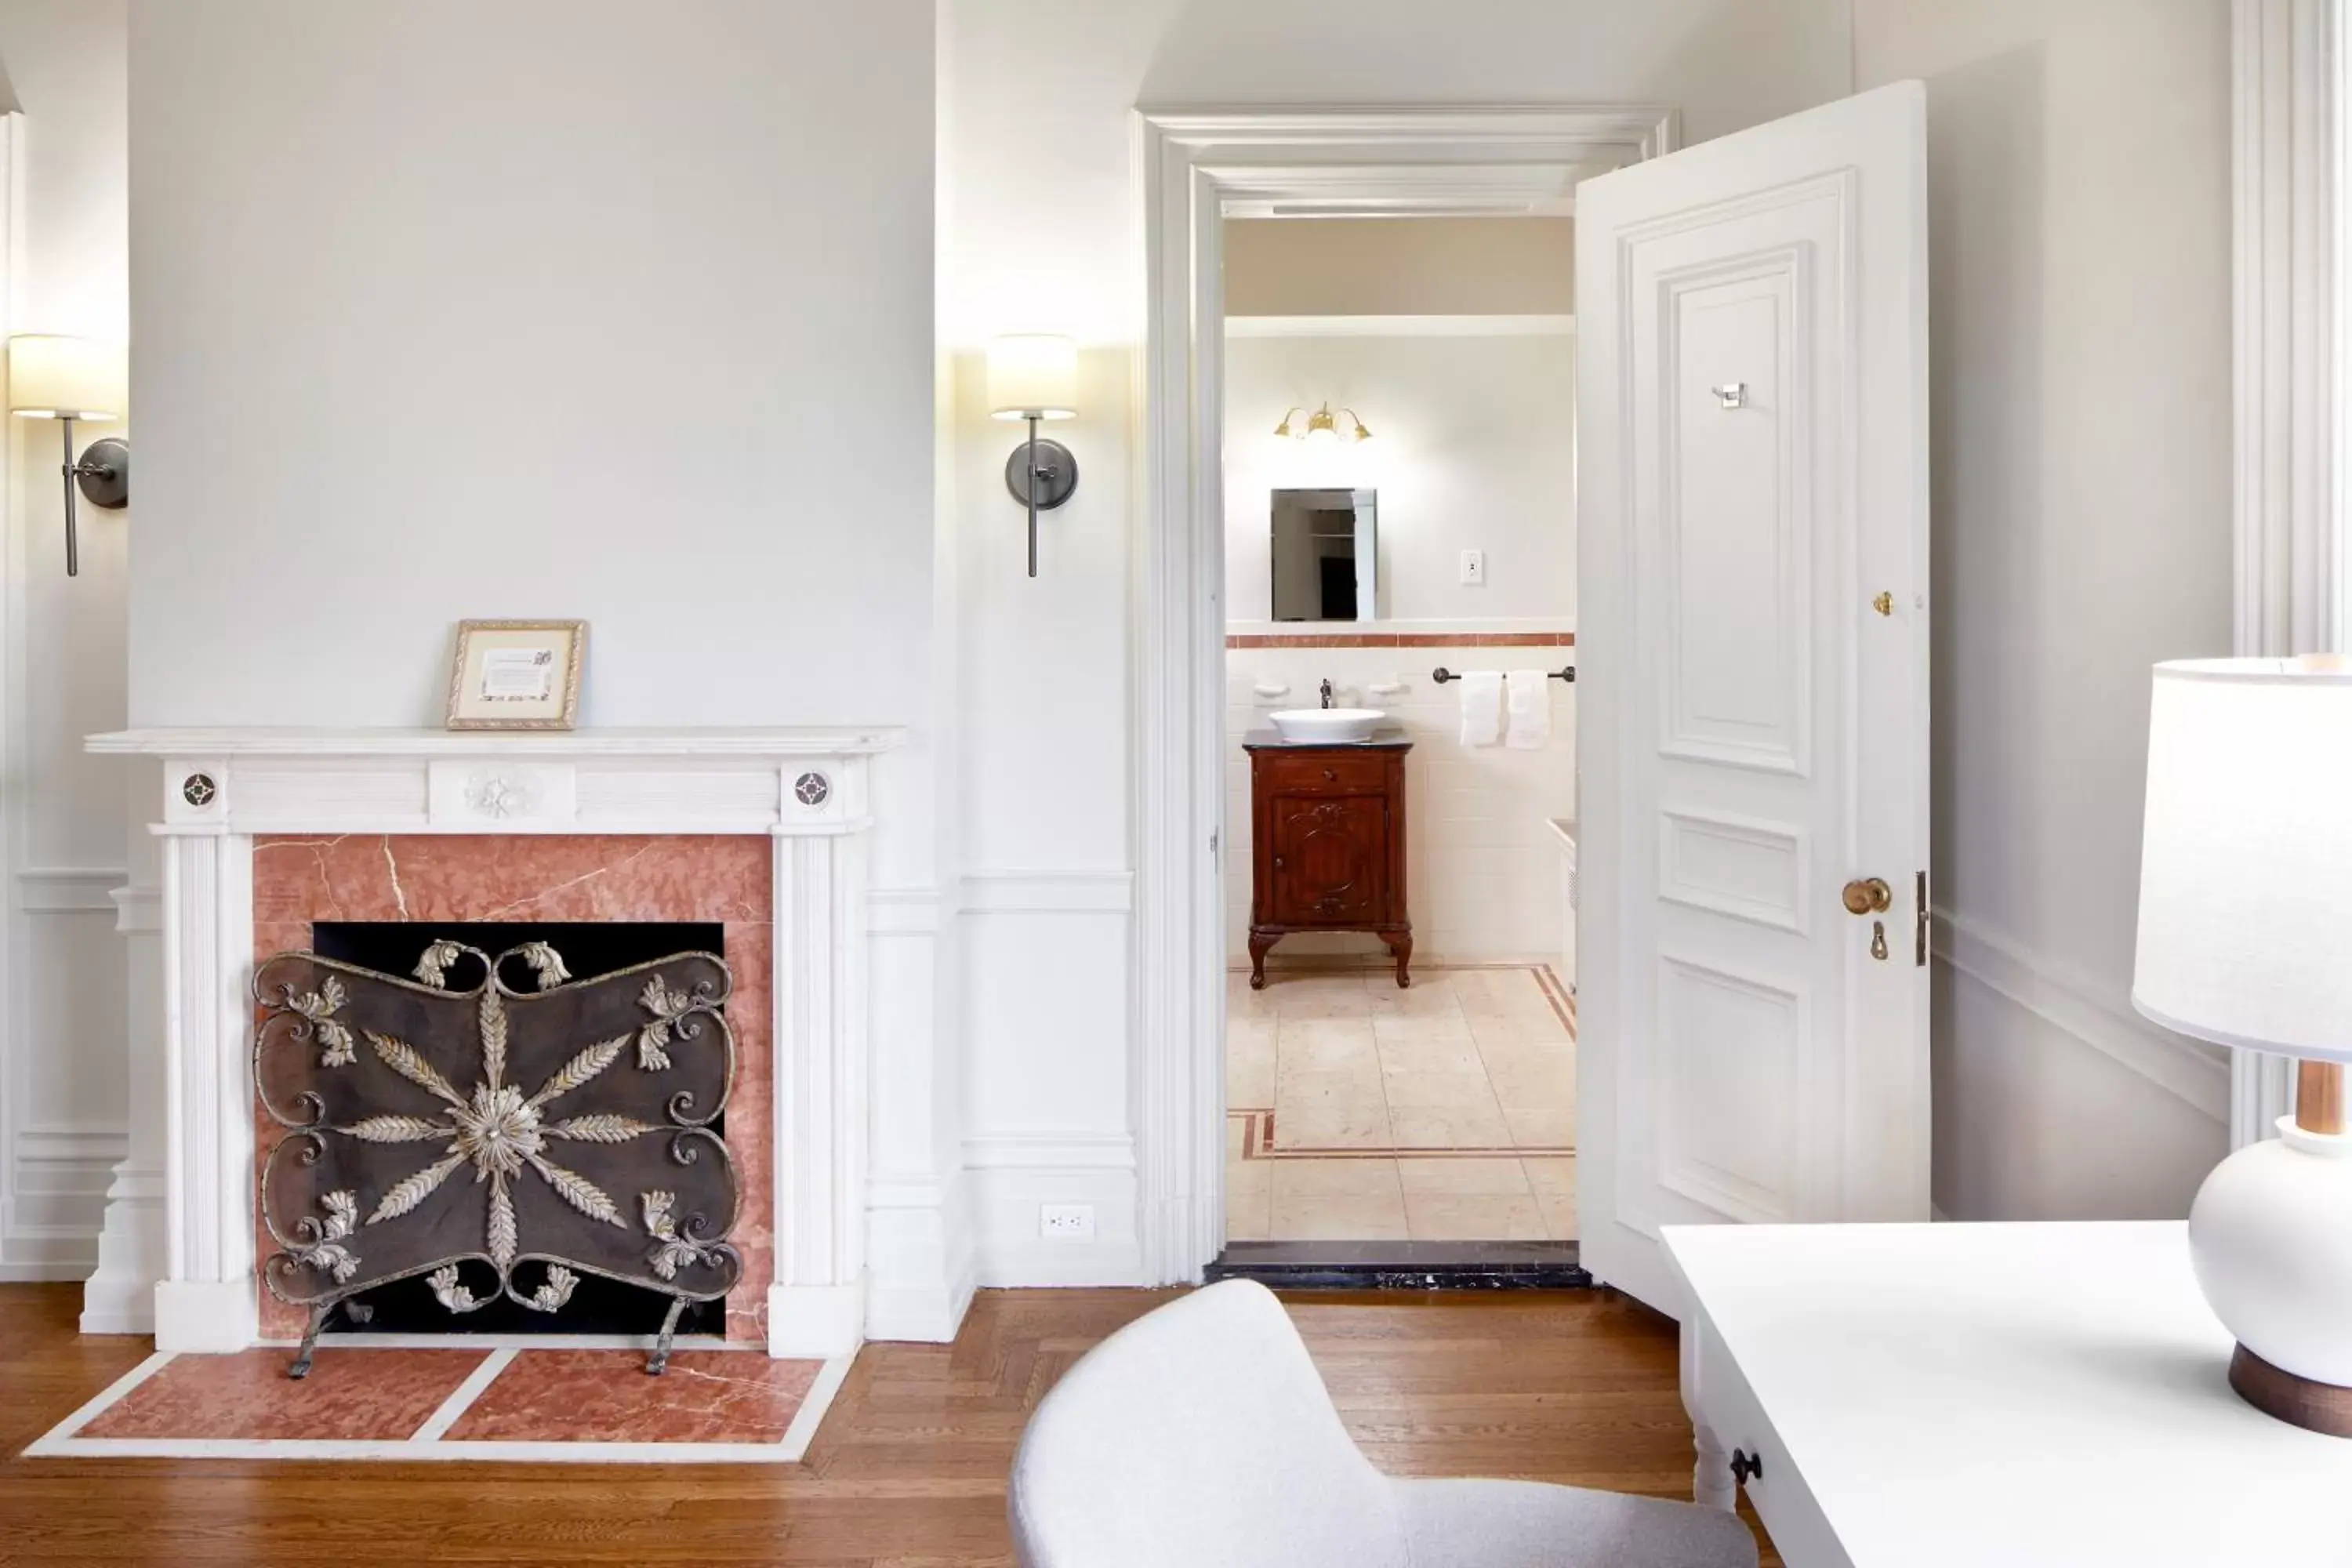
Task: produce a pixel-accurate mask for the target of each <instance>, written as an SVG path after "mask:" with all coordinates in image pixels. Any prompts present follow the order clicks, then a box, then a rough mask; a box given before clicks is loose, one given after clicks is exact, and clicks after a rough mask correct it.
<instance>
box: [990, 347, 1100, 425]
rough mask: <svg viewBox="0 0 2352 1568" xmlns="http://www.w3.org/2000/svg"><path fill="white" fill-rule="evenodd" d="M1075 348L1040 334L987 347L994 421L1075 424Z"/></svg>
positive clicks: (1076, 371) (1076, 367)
mask: <svg viewBox="0 0 2352 1568" xmlns="http://www.w3.org/2000/svg"><path fill="white" fill-rule="evenodd" d="M1077 403H1078V345H1077V344H1076V343H1075V342H1071V341H1070V340H1069V339H1067V338H1062V337H1055V336H1052V335H1050V334H1046V333H1038V332H1032V333H1024V334H1021V335H1018V336H1014V337H1004V338H998V339H997V340H996V341H995V342H992V343H990V344H989V345H988V408H989V413H990V415H991V416H992V417H994V418H998V419H1033V418H1034V419H1075V418H1076V417H1077V415H1078V408H1077Z"/></svg>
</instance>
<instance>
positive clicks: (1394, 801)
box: [1242, 731, 1412, 990]
mask: <svg viewBox="0 0 2352 1568" xmlns="http://www.w3.org/2000/svg"><path fill="white" fill-rule="evenodd" d="M1242 745H1243V749H1244V750H1245V751H1246V752H1248V753H1249V759H1250V846H1251V854H1252V858H1253V860H1254V862H1255V864H1254V867H1253V872H1252V878H1251V890H1250V932H1249V953H1250V985H1251V987H1252V988H1253V989H1255V990H1263V989H1265V955H1266V954H1267V953H1268V952H1271V951H1272V950H1273V948H1274V944H1275V943H1276V942H1279V941H1281V940H1282V939H1283V938H1284V937H1286V936H1288V935H1290V934H1291V933H1292V932H1294V931H1366V932H1369V933H1370V934H1371V935H1373V936H1377V937H1379V938H1380V939H1381V941H1382V942H1385V943H1387V944H1388V949H1389V952H1390V953H1391V956H1393V957H1394V958H1395V960H1396V983H1397V984H1399V985H1400V986H1405V985H1410V984H1412V969H1411V965H1412V920H1411V919H1410V918H1409V917H1408V916H1407V915H1406V913H1405V872H1404V866H1405V837H1404V833H1405V809H1404V805H1405V803H1404V758H1405V753H1406V752H1409V751H1411V750H1412V742H1410V741H1407V740H1406V739H1405V738H1404V737H1403V736H1402V734H1401V733H1397V732H1394V731H1389V732H1384V733H1382V734H1381V735H1378V736H1375V737H1374V738H1373V739H1372V740H1370V741H1365V742H1349V743H1348V744H1345V745H1312V744H1296V743H1293V742H1286V741H1284V740H1283V739H1281V738H1280V737H1279V736H1277V735H1276V734H1275V733H1274V732H1273V731H1251V732H1250V734H1249V735H1248V736H1247V737H1246V738H1245V739H1244V741H1243V742H1242Z"/></svg>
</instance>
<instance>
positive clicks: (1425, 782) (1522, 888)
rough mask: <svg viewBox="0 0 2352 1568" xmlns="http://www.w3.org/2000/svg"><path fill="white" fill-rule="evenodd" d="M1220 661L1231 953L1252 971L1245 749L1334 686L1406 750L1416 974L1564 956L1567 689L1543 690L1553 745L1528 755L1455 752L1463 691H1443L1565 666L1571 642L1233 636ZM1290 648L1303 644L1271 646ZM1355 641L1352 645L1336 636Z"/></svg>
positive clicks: (1572, 787) (1323, 948)
mask: <svg viewBox="0 0 2352 1568" xmlns="http://www.w3.org/2000/svg"><path fill="white" fill-rule="evenodd" d="M1228 640H1229V644H1233V643H1237V644H1239V645H1241V646H1229V647H1227V649H1226V652H1225V692H1226V713H1225V729H1226V735H1227V743H1228V746H1229V748H1230V752H1229V756H1228V760H1227V763H1226V774H1225V777H1226V791H1225V799H1226V804H1225V820H1226V838H1225V842H1226V844H1227V846H1228V851H1227V854H1226V857H1225V895H1226V919H1225V950H1226V952H1227V955H1228V958H1229V960H1230V961H1231V962H1234V963H1245V962H1246V961H1247V952H1248V949H1247V938H1248V933H1249V907H1250V878H1251V867H1252V864H1253V856H1252V852H1251V838H1250V773H1249V757H1248V754H1247V753H1246V752H1244V751H1243V750H1242V737H1243V736H1244V734H1245V733H1246V732H1247V731H1251V730H1257V729H1264V728H1266V727H1267V724H1266V715H1267V714H1268V713H1270V712H1272V711H1273V710H1276V709H1277V708H1312V707H1314V706H1315V705H1316V703H1317V702H1318V700H1319V698H1318V683H1319V682H1321V681H1322V680H1324V679H1328V680H1329V681H1330V682H1331V684H1332V688H1333V691H1334V694H1335V700H1337V701H1339V703H1341V704H1344V705H1347V706H1351V707H1353V706H1360V707H1367V708H1378V709H1381V710H1385V711H1386V712H1387V713H1388V714H1389V715H1390V716H1391V719H1392V720H1394V721H1397V722H1399V723H1401V724H1402V726H1403V727H1404V730H1405V732H1406V733H1407V734H1408V735H1409V736H1410V737H1411V738H1412V742H1413V746H1412V752H1410V753H1409V754H1408V755H1407V757H1406V759H1405V795H1406V816H1407V823H1406V835H1407V837H1406V871H1405V875H1406V880H1407V895H1408V900H1409V904H1410V910H1411V913H1412V924H1413V942H1414V951H1413V957H1414V962H1415V963H1423V962H1428V963H1549V962H1556V961H1557V959H1558V957H1559V951H1560V935H1561V933H1560V929H1559V927H1560V918H1561V916H1560V906H1561V898H1560V879H1561V873H1562V868H1561V864H1560V860H1561V856H1560V850H1559V842H1558V840H1557V838H1556V837H1554V836H1553V835H1552V834H1551V832H1550V831H1549V827H1548V826H1547V821H1548V819H1549V818H1553V817H1573V816H1575V815H1576V688H1575V687H1574V686H1573V685H1570V683H1568V682H1565V681H1559V680H1554V681H1550V682H1548V685H1549V689H1550V691H1551V736H1550V739H1549V742H1548V743H1546V744H1545V745H1544V746H1543V747H1542V748H1541V749H1539V750H1536V751H1519V750H1515V749H1512V748H1510V747H1507V746H1500V745H1497V746H1482V747H1476V748H1471V747H1465V746H1464V745H1463V744H1462V743H1461V739H1460V737H1461V702H1460V692H1461V688H1460V687H1459V686H1457V685H1453V684H1446V685H1439V684H1438V683H1437V682H1435V681H1434V680H1433V679H1431V678H1430V676H1431V672H1432V671H1433V670H1434V669H1437V668H1440V667H1441V666H1442V667H1444V668H1447V669H1450V670H1454V671H1457V672H1458V671H1462V670H1469V669H1513V668H1517V669H1559V668H1562V667H1563V666H1566V665H1572V664H1574V663H1575V662H1576V649H1575V648H1574V647H1570V646H1561V645H1558V644H1554V645H1553V646H1529V645H1528V637H1527V635H1526V634H1492V633H1490V634H1487V635H1486V637H1485V638H1484V640H1483V644H1482V641H1481V639H1480V637H1479V635H1478V634H1475V633H1469V632H1465V633H1462V634H1460V640H1459V641H1458V642H1448V643H1444V644H1443V645H1442V646H1421V645H1423V644H1424V643H1425V642H1426V637H1425V636H1421V637H1413V638H1412V641H1413V643H1414V645H1415V646H1399V647H1280V646H1275V647H1268V646H1261V645H1262V644H1263V643H1264V642H1265V641H1266V640H1269V639H1261V638H1258V637H1234V638H1230V639H1228ZM1270 640H1273V641H1276V642H1292V641H1298V640H1303V639H1299V638H1275V639H1270ZM1329 640H1351V639H1329ZM1379 952H1381V944H1380V942H1379V940H1378V939H1377V938H1374V937H1370V936H1352V935H1345V934H1335V935H1328V936H1325V935H1309V936H1294V937H1287V938H1285V939H1284V941H1283V942H1282V944H1281V945H1280V946H1279V947H1277V948H1276V949H1275V951H1274V956H1273V958H1272V959H1270V960H1269V961H1268V962H1269V963H1270V964H1272V965H1274V966H1277V967H1278V966H1279V965H1280V964H1281V963H1283V961H1284V960H1285V959H1286V958H1289V959H1297V958H1320V959H1324V960H1325V961H1327V962H1328V959H1329V957H1330V956H1331V955H1334V954H1341V953H1346V954H1363V955H1366V956H1367V957H1370V955H1374V954H1378V953H1379Z"/></svg>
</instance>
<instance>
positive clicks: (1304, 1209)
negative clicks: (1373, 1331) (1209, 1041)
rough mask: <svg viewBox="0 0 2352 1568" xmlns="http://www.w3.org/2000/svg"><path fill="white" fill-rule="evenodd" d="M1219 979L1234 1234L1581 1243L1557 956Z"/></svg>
mask: <svg viewBox="0 0 2352 1568" xmlns="http://www.w3.org/2000/svg"><path fill="white" fill-rule="evenodd" d="M1268 978H1269V984H1267V985H1266V986H1265V989H1264V990H1252V989H1250V988H1249V985H1248V981H1247V977H1246V974H1245V973H1239V972H1236V973H1233V974H1232V975H1231V976H1230V977H1229V979H1228V982H1227V991H1226V996H1227V1002H1226V1009H1227V1029H1226V1060H1225V1095H1226V1103H1227V1106H1228V1115H1227V1120H1226V1158H1225V1203H1224V1220H1225V1239H1226V1241H1228V1242H1255V1241H1335V1240H1336V1241H1353V1242H1391V1241H1394V1242H1404V1241H1412V1242H1441V1241H1442V1242H1454V1241H1481V1240H1483V1241H1489V1242H1496V1243H1505V1242H1537V1241H1541V1242H1567V1241H1573V1240H1575V1239H1577V1232H1578V1224H1577V1214H1576V1008H1575V1001H1574V997H1573V995H1572V994H1571V993H1570V991H1569V989H1568V987H1567V986H1566V985H1564V984H1561V983H1560V981H1559V977H1558V976H1557V975H1556V974H1554V973H1551V972H1550V970H1549V966H1548V965H1545V964H1542V963H1534V962H1521V963H1466V964H1465V963H1451V964H1448V963H1440V964H1433V965H1429V966H1426V967H1425V968H1423V970H1421V971H1420V972H1419V973H1418V974H1417V977H1416V983H1415V984H1413V985H1412V986H1410V987H1399V986H1397V985H1396V984H1394V982H1393V980H1392V979H1391V977H1390V975H1389V973H1388V972H1387V971H1386V970H1385V969H1371V968H1369V967H1366V966H1361V965H1357V964H1352V963H1348V962H1347V961H1346V960H1345V959H1344V958H1343V959H1341V960H1339V962H1338V963H1330V962H1328V961H1327V962H1326V963H1322V964H1318V965H1315V966H1313V967H1307V966H1303V965H1300V966H1289V967H1286V968H1283V969H1280V970H1271V971H1269V976H1268Z"/></svg>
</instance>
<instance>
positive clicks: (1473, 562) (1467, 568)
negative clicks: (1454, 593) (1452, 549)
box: [1462, 550, 1486, 588]
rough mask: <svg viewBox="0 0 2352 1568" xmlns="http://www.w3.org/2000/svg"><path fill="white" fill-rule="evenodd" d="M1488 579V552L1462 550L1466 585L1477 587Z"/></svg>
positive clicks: (1463, 580)
mask: <svg viewBox="0 0 2352 1568" xmlns="http://www.w3.org/2000/svg"><path fill="white" fill-rule="evenodd" d="M1462 582H1463V584H1464V586H1465V587H1472V588H1475V587H1476V586H1478V585H1479V584H1483V583H1484V582H1486V552H1485V551H1483V550H1465V551H1464V552H1462Z"/></svg>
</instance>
